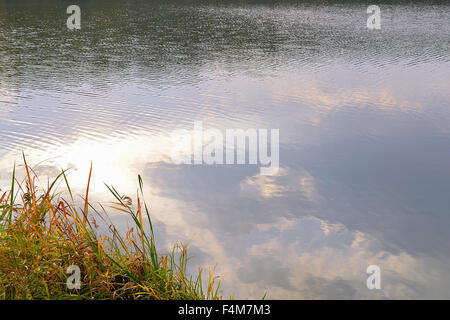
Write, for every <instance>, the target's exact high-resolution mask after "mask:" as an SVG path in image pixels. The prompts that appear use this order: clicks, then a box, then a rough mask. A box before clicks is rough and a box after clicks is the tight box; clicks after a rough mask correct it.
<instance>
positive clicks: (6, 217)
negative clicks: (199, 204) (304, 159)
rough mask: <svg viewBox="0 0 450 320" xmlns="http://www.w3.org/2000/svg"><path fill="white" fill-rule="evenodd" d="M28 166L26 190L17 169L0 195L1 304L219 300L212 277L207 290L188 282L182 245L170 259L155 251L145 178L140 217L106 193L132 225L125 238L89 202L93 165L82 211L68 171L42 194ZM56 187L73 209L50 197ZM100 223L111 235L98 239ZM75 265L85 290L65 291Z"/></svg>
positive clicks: (138, 202)
mask: <svg viewBox="0 0 450 320" xmlns="http://www.w3.org/2000/svg"><path fill="white" fill-rule="evenodd" d="M24 165H25V169H26V178H25V180H24V181H23V183H18V182H17V181H16V166H15V165H14V170H13V173H12V183H11V190H10V191H8V192H0V299H161V300H172V299H174V300H185V299H189V300H203V299H213V300H216V299H221V296H219V287H220V281H219V280H218V277H217V276H215V275H214V269H213V270H212V271H210V273H209V277H208V280H207V284H206V290H204V284H203V283H202V282H203V281H202V271H201V270H200V271H199V273H198V275H197V276H196V277H192V276H189V275H187V272H186V267H187V261H188V256H187V251H186V246H185V245H183V244H182V243H180V242H177V243H176V244H175V245H174V247H173V250H172V251H171V253H170V254H167V255H161V254H159V253H158V251H157V250H156V245H155V240H154V239H155V237H154V233H153V225H152V222H151V219H150V214H149V210H148V207H147V204H146V203H145V201H144V200H143V199H144V197H143V181H142V178H141V177H140V176H139V177H138V182H139V189H138V193H137V197H136V205H135V206H134V207H135V209H133V207H132V205H131V202H132V201H131V198H129V197H123V196H121V195H120V194H119V192H118V191H117V190H116V189H115V188H114V187H112V186H108V185H107V188H108V189H109V191H110V192H111V194H112V195H113V196H114V198H115V201H114V202H111V203H110V205H109V206H108V207H110V208H112V210H115V211H117V212H121V213H126V214H127V215H129V216H130V217H131V219H132V221H133V222H134V225H133V226H132V227H131V228H130V229H129V230H127V232H126V233H125V234H123V233H120V232H119V231H118V229H117V228H116V226H114V225H113V224H112V223H110V222H107V214H106V212H105V209H104V208H103V206H102V211H99V210H97V209H95V207H94V206H93V205H91V203H89V201H88V196H89V185H90V180H91V174H92V165H91V170H90V172H89V178H88V183H87V187H86V193H85V198H84V207H83V209H80V208H77V207H76V206H75V204H74V201H73V195H72V190H71V189H70V187H69V183H68V180H67V175H66V171H62V172H61V173H60V174H59V175H58V176H57V177H56V178H55V180H54V181H52V183H48V186H47V188H46V190H45V191H44V192H42V193H38V190H39V188H37V187H36V185H35V181H36V180H38V179H37V176H36V174H35V173H34V171H33V170H32V169H31V168H30V167H29V166H28V164H27V162H26V159H25V157H24ZM59 180H62V181H64V182H65V184H62V185H65V188H64V191H66V192H68V193H69V194H70V202H69V201H66V200H65V199H63V198H61V197H59V196H57V195H56V194H57V193H56V192H55V191H54V190H52V189H53V188H54V187H55V186H56V185H57V184H58V183H59ZM38 181H39V180H38ZM88 209H89V210H88ZM95 217H97V218H100V219H101V220H102V221H103V222H105V224H106V226H108V228H109V230H110V232H105V233H106V234H100V233H99V232H98V225H97V221H96V220H95ZM145 219H146V220H147V221H146V222H147V223H148V230H150V231H149V232H146V231H145V230H146V227H145V226H144V222H145ZM73 265H75V266H78V267H79V268H80V271H81V273H80V275H81V278H80V280H81V287H80V289H69V288H68V286H67V281H68V278H69V277H70V276H71V274H68V273H66V271H67V269H68V268H69V267H70V266H73Z"/></svg>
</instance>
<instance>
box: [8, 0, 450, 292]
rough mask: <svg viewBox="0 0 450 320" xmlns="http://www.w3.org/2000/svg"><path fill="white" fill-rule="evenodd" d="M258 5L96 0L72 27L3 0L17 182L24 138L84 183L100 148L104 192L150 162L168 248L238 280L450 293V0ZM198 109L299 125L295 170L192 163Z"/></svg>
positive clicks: (233, 288)
mask: <svg viewBox="0 0 450 320" xmlns="http://www.w3.org/2000/svg"><path fill="white" fill-rule="evenodd" d="M245 3H246V2H245V1H241V2H238V1H236V2H231V1H227V2H224V3H222V4H220V2H209V3H208V2H195V3H194V2H188V1H184V2H182V1H179V2H174V1H173V2H170V1H162V2H157V1H81V2H79V5H80V7H81V29H80V30H73V31H70V30H68V29H67V27H66V19H67V18H68V16H69V15H68V14H66V8H67V6H68V5H69V4H70V3H69V2H67V3H65V2H61V1H58V2H56V1H45V2H39V4H38V3H37V2H36V1H0V188H2V189H3V190H7V189H8V185H9V184H10V176H11V172H12V167H13V164H14V161H17V162H18V163H20V161H21V160H20V159H21V153H22V151H23V152H24V153H25V154H26V156H27V159H28V162H29V163H30V164H33V165H38V166H37V168H36V171H37V172H38V173H40V174H41V175H42V177H43V181H42V182H44V185H45V178H44V177H45V176H55V175H56V174H57V173H58V170H59V169H60V168H72V172H71V174H70V175H69V181H70V183H71V184H72V186H73V188H74V189H75V190H79V194H81V190H82V189H81V188H82V187H83V186H84V185H86V183H87V176H88V171H89V166H90V161H91V160H92V161H93V178H92V187H91V191H92V197H94V198H95V199H97V200H98V201H102V202H104V201H110V200H112V197H111V196H110V195H108V194H107V190H106V187H105V186H104V184H103V182H106V183H108V184H112V185H114V186H115V187H116V188H117V189H119V191H120V192H123V193H124V194H129V195H131V196H133V195H135V193H136V189H137V187H138V183H137V175H138V174H141V175H142V176H143V179H144V182H145V188H146V189H145V190H146V198H147V201H148V204H149V207H150V210H151V214H152V217H153V219H154V221H155V229H156V241H157V244H158V246H159V247H160V248H161V250H162V251H164V250H168V249H169V248H170V246H171V244H173V243H174V242H175V241H176V240H182V241H186V242H187V241H189V247H190V253H191V255H192V260H191V266H192V270H195V269H196V268H197V267H198V266H203V267H206V268H208V267H212V266H214V265H217V269H216V271H217V273H218V274H219V275H221V276H222V277H223V278H224V286H223V290H222V293H223V295H224V296H225V297H227V296H229V295H230V294H233V293H234V294H235V296H236V297H237V298H261V297H262V296H263V295H264V293H265V292H266V291H267V293H268V298H281V299H285V298H287V299H294V298H332V299H333V298H342V299H346V298H350V299H360V298H370V299H371V298H392V299H396V298H447V299H448V298H450V232H449V228H450V55H449V48H450V23H449V21H450V5H448V4H447V5H445V4H436V5H420V4H416V3H411V4H408V3H407V2H406V3H403V4H399V5H380V8H381V29H380V30H369V29H368V28H367V26H366V20H367V18H368V16H369V14H367V13H366V9H367V4H366V3H364V4H358V3H354V4H348V5H345V4H327V5H316V4H314V3H305V2H304V3H296V2H286V3H285V4H284V5H274V4H273V3H270V2H267V1H266V2H263V1H259V2H257V1H248V2H247V4H245ZM349 3H352V2H349ZM194 121H202V122H203V125H204V126H205V127H208V128H217V129H219V130H225V129H227V128H242V129H248V128H256V129H260V128H263V129H264V128H266V129H279V130H280V131H279V132H280V151H279V156H280V170H279V171H278V173H277V174H276V175H272V176H268V175H261V174H260V171H259V166H257V165H206V164H205V165H195V166H194V165H177V164H174V163H173V161H171V158H170V153H171V150H172V149H173V145H171V144H170V142H169V141H170V140H169V139H168V138H167V137H168V135H170V134H171V132H172V131H173V130H176V129H188V130H192V129H193V126H194ZM19 169H20V168H19ZM113 219H115V221H119V222H121V221H122V222H121V223H123V224H124V225H125V224H126V222H125V221H124V220H123V219H124V218H123V217H121V216H120V215H119V214H116V215H115V216H114V217H113ZM369 265H378V266H379V267H380V269H381V286H382V288H381V290H369V289H368V288H367V287H366V279H367V277H368V274H366V269H367V267H368V266H369Z"/></svg>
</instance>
